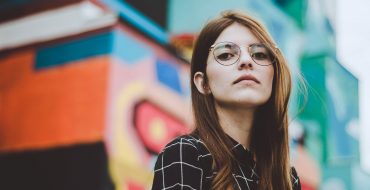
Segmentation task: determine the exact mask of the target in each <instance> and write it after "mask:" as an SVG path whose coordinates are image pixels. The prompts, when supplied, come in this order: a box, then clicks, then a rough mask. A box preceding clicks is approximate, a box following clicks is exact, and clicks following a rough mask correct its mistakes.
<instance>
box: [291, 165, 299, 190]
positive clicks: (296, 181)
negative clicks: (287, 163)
mask: <svg viewBox="0 0 370 190" xmlns="http://www.w3.org/2000/svg"><path fill="white" fill-rule="evenodd" d="M290 175H291V179H292V186H293V190H301V181H300V180H299V177H298V174H297V171H296V170H295V168H294V167H292V168H291V174H290Z"/></svg>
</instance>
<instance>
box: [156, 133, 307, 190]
mask: <svg viewBox="0 0 370 190" xmlns="http://www.w3.org/2000/svg"><path fill="white" fill-rule="evenodd" d="M230 139H231V141H232V142H233V145H234V146H233V148H232V151H233V153H234V154H235V157H236V159H238V160H239V161H240V163H241V164H238V166H237V168H236V170H235V171H233V177H234V179H235V182H236V183H235V189H240V190H255V189H257V183H258V180H259V176H258V174H257V173H256V171H255V167H256V164H255V162H254V160H253V158H252V154H251V152H250V151H249V150H246V149H244V147H243V146H242V145H241V144H239V143H238V142H237V141H235V140H234V139H232V138H231V137H230ZM216 174H217V171H213V170H212V155H211V154H210V152H209V151H208V149H207V148H206V146H205V144H204V142H203V141H202V140H200V139H199V138H198V137H196V136H193V135H184V136H180V137H178V138H176V139H175V140H173V141H172V142H170V143H168V144H167V145H166V147H165V148H164V149H163V150H162V152H161V153H160V154H159V155H158V158H157V162H156V164H155V168H154V180H153V186H152V190H159V189H161V190H163V189H166V190H174V189H183V190H193V189H196V190H201V189H203V190H206V189H211V184H212V180H213V178H214V176H215V175H216ZM291 177H292V183H293V189H294V190H300V189H301V185H300V181H299V178H298V176H297V173H296V171H295V169H294V168H293V167H292V170H291Z"/></svg>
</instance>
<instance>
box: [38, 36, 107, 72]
mask: <svg viewBox="0 0 370 190" xmlns="http://www.w3.org/2000/svg"><path fill="white" fill-rule="evenodd" d="M112 42H113V35H112V33H111V32H109V33H103V34H99V35H96V36H93V37H89V38H84V39H81V40H76V41H72V42H64V43H61V44H56V45H54V46H51V47H46V48H41V49H39V50H38V51H37V53H36V63H35V69H36V70H38V69H42V68H48V67H53V66H57V65H63V64H66V63H69V62H72V61H78V60H82V59H85V58H88V57H93V56H99V55H104V54H107V53H109V52H111V51H112Z"/></svg>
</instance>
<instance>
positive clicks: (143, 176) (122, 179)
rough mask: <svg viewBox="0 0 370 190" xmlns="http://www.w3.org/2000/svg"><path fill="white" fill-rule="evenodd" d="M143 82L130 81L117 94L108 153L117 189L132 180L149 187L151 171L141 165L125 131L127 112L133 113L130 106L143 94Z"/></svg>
mask: <svg viewBox="0 0 370 190" xmlns="http://www.w3.org/2000/svg"><path fill="white" fill-rule="evenodd" d="M145 86H146V85H145V84H144V83H142V82H133V83H130V84H129V85H128V86H127V87H126V88H124V89H122V90H121V91H120V93H119V94H118V98H117V101H115V102H116V104H115V108H114V114H113V117H114V118H113V126H112V127H113V129H112V133H113V134H112V136H113V142H112V146H113V147H112V154H111V155H110V163H109V167H110V171H111V173H112V178H113V181H114V183H115V185H116V187H117V188H116V189H117V190H127V189H128V187H127V182H128V181H132V182H135V183H137V184H142V185H143V186H144V187H147V188H149V187H150V185H151V183H152V179H153V173H152V171H150V170H149V169H148V168H146V167H145V166H143V163H141V162H140V161H141V158H139V155H138V154H136V152H137V151H136V150H135V146H132V143H130V142H131V141H130V140H129V139H130V137H129V135H128V134H127V132H125V129H127V127H130V126H127V125H128V122H127V121H129V118H127V116H128V113H130V112H131V114H133V113H132V112H133V110H132V106H133V104H134V103H135V102H136V100H139V99H142V97H144V96H145V93H146V91H145V89H146V88H145Z"/></svg>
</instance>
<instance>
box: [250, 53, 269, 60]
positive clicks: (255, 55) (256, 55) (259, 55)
mask: <svg viewBox="0 0 370 190" xmlns="http://www.w3.org/2000/svg"><path fill="white" fill-rule="evenodd" d="M252 58H253V59H257V60H265V59H268V58H269V57H268V55H267V54H266V53H264V52H256V53H253V54H252Z"/></svg>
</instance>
